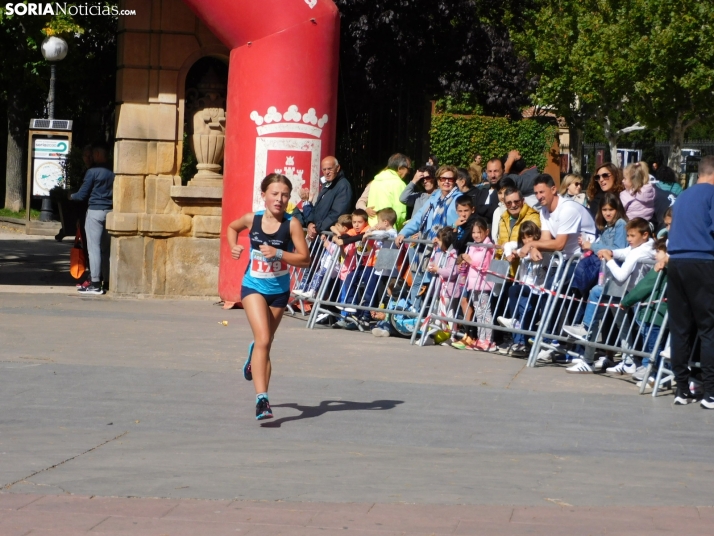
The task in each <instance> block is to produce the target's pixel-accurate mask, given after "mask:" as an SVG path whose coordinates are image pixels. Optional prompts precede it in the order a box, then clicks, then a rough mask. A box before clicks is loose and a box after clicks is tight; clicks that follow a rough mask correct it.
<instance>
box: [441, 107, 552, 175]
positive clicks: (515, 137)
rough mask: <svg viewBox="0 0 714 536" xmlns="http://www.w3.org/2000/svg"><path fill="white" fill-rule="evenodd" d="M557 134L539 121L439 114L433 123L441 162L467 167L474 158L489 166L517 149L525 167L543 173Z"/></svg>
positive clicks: (549, 124)
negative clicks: (532, 166) (494, 160)
mask: <svg viewBox="0 0 714 536" xmlns="http://www.w3.org/2000/svg"><path fill="white" fill-rule="evenodd" d="M557 133H558V127H557V125H554V124H552V123H550V122H546V121H542V120H539V119H522V120H520V121H511V120H509V119H507V118H505V117H484V116H459V115H453V114H438V115H435V116H433V117H432V120H431V131H430V135H431V149H432V153H433V154H435V155H436V156H437V157H438V158H439V160H440V161H441V162H444V163H449V164H453V165H456V166H462V167H468V165H469V164H470V163H471V161H472V160H473V157H474V155H475V154H477V153H479V154H481V155H482V156H483V161H484V162H486V161H487V160H489V159H491V158H500V157H502V156H504V155H506V154H508V152H509V151H510V150H512V149H518V150H519V151H520V153H521V155H522V156H523V158H524V160H525V161H526V163H527V164H528V165H529V166H530V165H536V166H538V169H540V170H542V169H543V168H544V167H545V165H546V163H547V156H546V155H547V154H548V152H549V151H550V149H551V147H552V146H553V142H554V141H555V137H556V135H557Z"/></svg>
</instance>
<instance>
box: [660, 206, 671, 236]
mask: <svg viewBox="0 0 714 536" xmlns="http://www.w3.org/2000/svg"><path fill="white" fill-rule="evenodd" d="M662 223H664V227H663V228H662V229H660V231H659V232H658V233H657V238H664V239H665V240H669V230H670V229H671V228H672V207H669V208H668V209H667V212H665V213H664V218H663V222H662Z"/></svg>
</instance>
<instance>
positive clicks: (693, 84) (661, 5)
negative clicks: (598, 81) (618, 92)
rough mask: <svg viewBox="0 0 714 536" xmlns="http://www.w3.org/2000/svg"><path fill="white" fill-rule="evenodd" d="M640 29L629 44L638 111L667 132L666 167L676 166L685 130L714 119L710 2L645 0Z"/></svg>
mask: <svg viewBox="0 0 714 536" xmlns="http://www.w3.org/2000/svg"><path fill="white" fill-rule="evenodd" d="M644 7H645V8H646V9H645V10H644V13H643V16H642V19H643V25H642V26H643V31H641V32H639V35H638V37H637V40H636V41H635V42H634V43H633V46H632V48H633V51H634V52H635V54H634V56H633V61H634V62H635V64H636V65H635V68H636V73H637V74H636V80H635V83H634V91H633V100H634V104H635V106H636V109H637V115H638V117H640V118H641V120H642V122H644V123H645V124H647V125H648V126H650V127H652V128H659V129H661V130H662V131H664V132H666V133H668V135H669V140H670V143H671V151H670V155H669V161H668V165H669V167H671V168H672V169H675V170H678V169H680V164H681V161H682V145H683V143H684V137H685V135H686V134H687V131H688V130H689V129H690V128H692V127H693V126H695V125H697V124H699V123H700V122H702V121H707V120H711V119H712V118H713V117H714V28H713V27H712V23H711V21H712V20H714V3H712V2H711V1H709V0H650V1H649V2H644Z"/></svg>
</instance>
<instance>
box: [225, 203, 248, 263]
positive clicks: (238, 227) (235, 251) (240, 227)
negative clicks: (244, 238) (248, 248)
mask: <svg viewBox="0 0 714 536" xmlns="http://www.w3.org/2000/svg"><path fill="white" fill-rule="evenodd" d="M253 216H254V214H253V213H252V212H249V213H248V214H244V215H243V216H241V217H240V218H238V219H237V220H234V221H232V222H231V223H230V224H228V228H227V229H226V240H228V247H230V248H231V256H232V257H233V258H234V259H239V258H240V254H241V253H242V252H243V250H244V249H245V248H244V247H243V246H239V245H238V234H239V233H240V232H241V231H244V230H245V229H248V228H249V227H250V226H251V225H253Z"/></svg>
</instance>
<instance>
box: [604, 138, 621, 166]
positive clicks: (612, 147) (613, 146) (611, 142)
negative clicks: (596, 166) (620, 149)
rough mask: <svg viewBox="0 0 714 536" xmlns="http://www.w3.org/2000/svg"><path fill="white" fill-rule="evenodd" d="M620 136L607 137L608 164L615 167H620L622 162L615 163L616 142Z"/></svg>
mask: <svg viewBox="0 0 714 536" xmlns="http://www.w3.org/2000/svg"><path fill="white" fill-rule="evenodd" d="M618 139H620V136H608V138H607V144H608V146H609V147H610V162H612V163H613V164H615V165H616V166H619V167H622V164H623V162H618V161H617V140H618Z"/></svg>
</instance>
